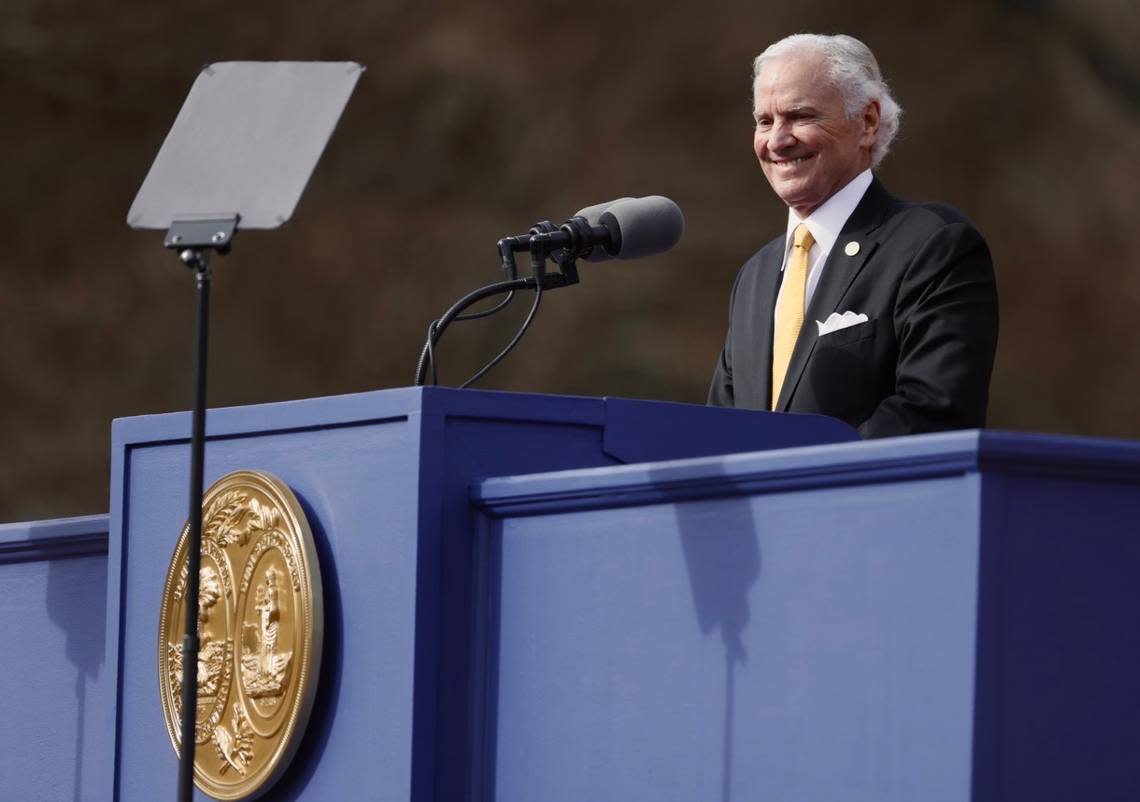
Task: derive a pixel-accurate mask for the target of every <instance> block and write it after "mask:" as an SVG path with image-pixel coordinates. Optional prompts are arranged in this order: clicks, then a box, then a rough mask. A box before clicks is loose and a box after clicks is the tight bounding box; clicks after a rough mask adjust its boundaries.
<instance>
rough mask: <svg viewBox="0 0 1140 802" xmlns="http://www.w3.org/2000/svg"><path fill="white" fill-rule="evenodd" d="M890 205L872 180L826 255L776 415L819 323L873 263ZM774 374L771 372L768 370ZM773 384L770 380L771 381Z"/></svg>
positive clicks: (799, 373)
mask: <svg viewBox="0 0 1140 802" xmlns="http://www.w3.org/2000/svg"><path fill="white" fill-rule="evenodd" d="M890 202H891V196H890V195H888V194H887V191H886V189H884V188H883V185H882V184H881V183H879V179H878V178H874V179H872V180H871V186H869V187H868V188H867V191H866V193H864V195H863V198H862V200H860V201H859V205H858V206H856V207H855V211H853V212H852V213H851V216H850V217H849V218H847V222H846V223H844V225H843V231H842V232H841V233H840V234H839V239H837V240H836V241H835V245H834V246H833V247H832V249H831V253H829V254H828V255H827V262H826V264H825V265H824V269H823V275H822V276H820V279H819V284H818V285H817V286H816V288H815V292H814V293H813V294H812V298H811V303H810V304H808V308H807V311H806V313H805V314H804V325H803V328H802V329H800V336H799V338H798V339H797V340H796V347H795V348H794V349H792V358H791V361H790V362H789V363H788V375H787V377H786V378H785V379H784V386H783V388H782V389H781V391H780V399H779V403H778V404H777V405H776V411H777V412H786V411H787V410H788V407H789V406H790V404H791V400H792V396H793V395H794V394H795V391H796V387H797V386H798V385H799V383H800V379H801V378H802V377H803V373H804V368H806V367H807V363H808V361H809V360H810V359H811V355H812V353H813V352H814V351H815V344H816V341H817V340H818V339H819V328H818V327H817V326H816V323H815V322H816V321H817V320H826V319H827V316H828V315H830V314H831V313H832V312H838V311H839V305H840V304H841V303H842V302H843V296H845V295H846V294H847V290H848V288H849V287H850V286H851V283H852V282H853V281H855V277H856V276H858V275H859V273H860V271H862V270H863V267H864V266H865V265H866V264H867V262H868V260H870V258H871V255H872V254H873V253H874V252H875V249H876V248H877V247H878V244H879V243H878V242H877V241H876V240H875V239H874V238H873V236H872V233H873V232H874V230H875V229H876V228H878V227H879V224H880V223H881V222H882V219H883V214H884V213H885V211H886V209H887V207H888V206H889V204H890ZM851 242H854V243H856V244H857V245H858V246H859V248H858V251H857V252H856V253H855V254H854V255H851V254H848V253H847V246H848V243H851ZM769 353H771V336H770V335H769ZM769 373H771V371H769ZM768 381H769V383H771V377H770V376H769V379H768Z"/></svg>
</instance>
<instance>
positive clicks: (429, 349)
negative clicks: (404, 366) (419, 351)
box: [421, 320, 439, 385]
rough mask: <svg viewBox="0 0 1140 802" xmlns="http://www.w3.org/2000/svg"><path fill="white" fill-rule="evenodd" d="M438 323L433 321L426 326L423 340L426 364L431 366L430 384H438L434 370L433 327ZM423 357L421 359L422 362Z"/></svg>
mask: <svg viewBox="0 0 1140 802" xmlns="http://www.w3.org/2000/svg"><path fill="white" fill-rule="evenodd" d="M438 323H439V321H438V320H433V321H432V322H431V323H430V324H428V332H427V339H426V340H424V355H426V357H427V362H428V364H429V365H431V383H432V384H433V385H434V384H439V377H438V376H437V375H436V370H435V337H436V335H435V327H436V325H437V324H438ZM422 359H423V357H421V361H422Z"/></svg>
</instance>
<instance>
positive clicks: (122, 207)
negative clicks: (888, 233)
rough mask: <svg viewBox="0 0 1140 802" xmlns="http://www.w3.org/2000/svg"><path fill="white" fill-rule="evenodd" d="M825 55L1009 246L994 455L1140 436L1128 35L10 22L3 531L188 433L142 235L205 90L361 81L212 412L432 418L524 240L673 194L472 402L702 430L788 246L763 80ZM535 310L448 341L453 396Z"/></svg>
mask: <svg viewBox="0 0 1140 802" xmlns="http://www.w3.org/2000/svg"><path fill="white" fill-rule="evenodd" d="M793 7H794V10H793ZM804 30H814V31H821V32H836V31H842V32H847V33H851V34H853V35H856V36H858V37H860V38H862V39H864V40H865V41H866V42H867V43H868V44H869V45H870V46H871V47H872V49H873V50H874V51H875V53H876V54H877V55H878V57H879V60H880V63H881V65H882V67H883V70H884V72H885V74H886V75H887V77H888V79H889V80H890V81H891V83H892V84H893V86H894V88H895V90H896V94H897V96H898V98H899V100H900V102H901V103H902V105H903V108H904V110H905V116H904V121H903V129H902V134H901V135H900V138H899V140H898V141H897V144H896V146H895V148H894V151H893V153H892V155H891V156H890V157H888V159H887V161H886V162H885V163H884V165H883V168H882V169H881V170H880V175H881V176H882V177H883V179H884V180H885V182H886V184H887V186H888V187H889V188H890V189H891V190H892V191H893V192H894V193H895V194H898V195H901V196H903V197H907V198H910V199H913V200H942V201H946V202H949V203H952V204H954V205H957V206H959V207H960V208H962V209H963V210H964V211H966V213H967V214H968V215H970V216H971V217H972V218H973V219H974V220H975V221H976V222H977V224H978V225H979V227H980V228H981V229H982V231H983V232H984V233H985V234H986V236H987V237H988V239H989V242H990V246H991V248H992V250H993V252H994V256H995V263H996V266H997V270H998V280H999V284H1000V291H1001V311H1002V333H1001V341H1000V345H999V350H998V364H997V369H996V375H995V379H994V386H993V391H992V395H991V405H990V409H991V425H992V426H994V427H996V428H1006V429H1019V430H1037V431H1048V432H1064V433H1077V434H1090V435H1108V436H1117V437H1131V438H1138V437H1140V376H1138V372H1137V368H1138V366H1140V335H1138V333H1137V332H1138V329H1140V270H1138V269H1137V268H1138V267H1140V257H1138V256H1137V249H1136V247H1135V246H1134V245H1133V244H1132V243H1130V242H1129V239H1130V233H1131V229H1132V226H1133V225H1134V223H1135V221H1136V219H1137V215H1138V213H1140V47H1138V46H1137V43H1138V42H1140V5H1138V4H1137V3H1136V2H1135V0H1086V1H1085V2H1077V0H1055V1H1054V2H1045V1H1044V0H1039V1H1037V2H1034V1H1032V0H1021V1H1020V2H1012V0H1005V2H999V0H977V1H976V2H956V3H940V4H937V5H935V4H929V5H928V4H924V3H913V2H899V0H880V1H879V2H874V3H872V2H867V1H866V0H854V1H852V0H804V2H800V3H797V4H783V3H780V4H777V3H757V2H754V0H753V1H752V2H742V1H741V0H733V1H732V2H720V3H712V2H703V3H696V2H686V3H667V2H665V3H663V2H660V1H658V2H648V1H647V0H628V1H627V2H624V3H597V2H578V3H565V2H561V3H554V2H533V1H532V2H518V0H508V1H505V2H498V3H494V4H487V5H481V4H476V3H461V2H437V3H411V2H396V1H394V0H391V1H387V2H386V1H385V0H371V1H370V2H364V1H363V0H336V1H335V2H329V1H328V0H307V1H305V2H298V1H297V0H279V1H278V2H276V3H265V2H246V3H233V2H222V0H197V2H187V3H182V4H180V5H178V6H173V5H171V6H169V7H168V6H166V5H164V4H160V3H154V2H143V1H142V0H120V2H119V3H118V4H117V5H116V6H114V7H112V6H110V5H109V4H101V3H81V2H78V0H54V1H53V0H6V2H5V4H4V13H3V18H2V20H0V59H2V69H0V99H2V102H3V115H4V123H3V125H2V126H0V145H2V148H0V152H2V153H3V154H4V156H3V158H4V162H3V175H2V176H0V186H2V187H3V189H2V191H0V198H2V207H0V399H2V401H0V404H2V406H0V442H2V443H3V456H2V458H0V521H11V520H21V519H32V518H45V517H57V516H64V515H72V514H79V513H86V512H100V511H104V510H106V509H107V482H108V469H109V466H108V450H109V449H108V445H109V440H110V428H109V427H110V421H111V419H112V418H114V417H121V416H127V415H138V414H143V413H151V412H163V411H169V410H178V409H185V408H187V407H188V406H189V403H190V377H189V372H190V357H191V321H192V313H193V289H192V275H191V274H190V272H189V271H188V270H186V269H185V268H183V267H182V266H181V265H180V264H179V263H178V262H177V260H176V259H175V257H174V256H173V255H172V254H171V253H168V252H166V251H164V250H163V248H162V247H161V233H160V232H136V231H132V230H130V229H129V228H127V226H126V223H125V216H126V211H127V208H128V206H129V205H130V202H131V200H132V198H133V197H134V193H135V191H136V190H137V188H138V186H139V184H140V182H141V181H142V179H143V177H144V176H145V174H146V170H147V168H148V167H149V165H150V162H151V160H152V159H153V158H154V155H155V154H156V152H157V150H158V147H159V145H160V144H161V142H162V139H163V137H164V135H165V133H166V131H167V129H168V127H169V126H170V124H171V123H172V122H173V120H174V117H175V115H176V113H177V111H178V109H179V107H180V106H181V104H182V100H183V98H184V97H185V95H186V92H187V91H188V90H189V88H190V86H191V84H192V83H193V81H194V79H195V77H196V75H197V72H198V70H199V68H200V67H201V66H202V65H203V64H205V63H208V62H211V61H222V60H230V59H327V60H341V59H344V60H355V61H359V62H362V63H364V64H365V65H367V67H368V71H367V72H366V73H365V75H364V77H363V78H362V79H361V81H360V83H359V85H358V87H357V90H356V93H355V95H354V96H353V98H352V100H351V101H350V103H349V106H348V109H347V111H346V113H345V116H344V118H343V119H342V121H341V125H340V127H339V129H338V130H337V132H336V133H335V135H334V136H333V139H332V141H331V143H330V145H329V148H328V150H327V151H326V153H325V156H324V158H323V159H322V161H321V163H320V164H319V165H318V167H317V170H316V173H315V175H314V178H313V181H312V183H311V184H310V186H309V189H308V191H307V193H306V195H305V196H304V198H303V199H302V201H301V204H300V206H299V207H298V210H297V213H296V215H295V217H294V220H293V221H292V222H290V223H289V224H288V225H287V226H286V227H285V228H283V229H281V230H279V231H276V232H271V233H259V232H248V233H243V234H241V235H240V236H239V238H238V239H237V240H236V243H235V250H234V253H233V254H232V255H230V256H228V257H226V258H225V259H219V260H216V261H215V282H214V298H213V315H212V338H213V339H212V351H211V365H210V368H211V372H210V401H211V404H212V405H213V406H226V405H235V404H249V403H256V402H265V401H279V400H283V399H290V398H297V397H307V396H319V395H332V394H338V393H347V392H354V391H361V390H369V389H375V388H385V387H397V386H403V385H408V384H411V382H412V377H413V369H414V365H415V361H416V357H417V356H418V354H419V349H420V345H421V343H422V340H423V336H424V332H425V329H426V326H427V323H428V321H429V320H431V319H432V318H433V317H435V316H437V315H438V314H440V313H441V312H442V311H443V310H444V309H445V308H446V307H447V306H448V305H449V304H450V303H451V302H452V301H453V300H455V299H456V298H457V297H458V296H459V295H460V294H462V293H463V292H465V291H467V290H468V289H471V288H473V287H475V286H477V285H480V284H483V283H487V282H489V281H493V280H496V279H497V277H498V265H497V260H496V255H495V250H494V243H495V241H496V239H497V238H498V237H500V236H502V235H505V234H508V233H516V232H520V231H525V230H526V229H527V228H528V227H529V226H530V225H531V224H532V223H534V222H535V221H536V220H540V219H544V218H552V219H555V220H556V221H560V220H562V219H564V218H565V217H566V216H568V215H569V214H571V213H573V211H574V210H576V209H578V208H580V207H582V206H585V205H588V204H590V203H594V202H598V201H602V200H606V199H608V198H613V197H617V196H621V195H647V194H663V195H668V196H670V197H672V198H673V199H674V200H676V201H677V202H678V204H679V205H680V206H681V208H682V209H683V210H684V211H685V215H686V220H687V230H686V234H685V238H684V240H683V241H682V243H681V245H680V246H679V247H677V248H676V249H675V250H674V251H673V252H671V253H670V254H668V255H666V256H662V257H656V258H653V259H647V260H644V261H640V262H628V263H612V264H603V265H589V266H585V265H584V266H583V270H582V284H581V285H579V286H578V287H575V288H572V289H566V290H562V291H559V292H558V293H555V294H552V295H550V296H549V297H547V298H546V299H545V301H544V304H543V309H542V311H541V312H540V314H539V317H538V320H537V323H536V324H535V327H534V328H533V329H532V331H531V333H530V334H529V335H528V336H527V338H526V339H525V340H524V341H523V344H522V345H521V346H520V348H519V349H518V350H517V351H516V353H515V354H513V355H512V357H511V358H509V359H508V361H507V362H506V363H504V364H503V365H502V366H500V367H499V368H497V369H496V370H495V371H493V372H492V373H491V374H490V375H489V376H488V378H487V379H486V380H484V382H482V383H481V385H480V386H482V387H486V388H492V389H509V390H525V391H536V392H544V393H573V394H584V395H623V396H633V397H643V398H661V399H669V400H676V401H689V402H696V403H700V402H703V400H704V395H705V390H706V387H707V382H708V378H709V376H710V373H711V370H712V366H713V362H714V360H715V358H716V355H717V351H718V349H719V347H720V343H721V340H722V337H723V334H724V325H725V320H726V309H727V299H728V291H729V288H730V286H731V282H732V279H733V277H734V275H735V273H736V270H737V268H738V267H739V265H740V264H741V263H742V262H743V261H744V260H745V259H746V258H747V257H748V256H749V255H750V254H751V253H752V252H753V251H754V250H755V249H756V248H758V247H759V246H760V245H762V244H763V243H764V242H766V241H767V240H768V239H770V238H771V237H772V236H774V235H775V234H777V233H779V232H780V231H781V230H782V228H783V224H784V223H783V221H784V217H783V211H782V209H781V207H780V205H779V203H778V201H776V200H775V199H774V197H773V196H772V195H771V193H770V191H769V189H768V187H767V184H766V182H765V181H764V178H763V175H762V174H761V172H760V170H759V168H758V167H757V166H756V165H755V163H754V157H753V155H752V152H751V120H750V115H749V112H750V108H749V89H750V87H749V70H750V62H751V58H752V57H753V56H754V55H756V54H757V53H758V52H759V51H760V50H761V49H763V47H764V46H765V45H766V44H768V43H769V42H771V41H773V40H775V39H777V38H779V37H782V36H784V35H786V34H788V33H794V32H796V31H804ZM527 306H528V304H527V303H525V302H523V303H518V304H516V307H515V308H514V309H513V310H512V314H509V315H504V316H503V317H504V319H503V320H501V321H497V322H493V323H484V322H473V323H465V324H460V325H458V326H457V327H456V328H454V329H453V330H452V331H450V332H449V334H448V337H447V338H446V339H445V340H444V342H443V344H442V346H441V363H442V374H441V380H442V382H443V383H445V384H453V385H454V384H458V383H459V382H461V381H462V380H463V379H465V378H466V377H467V376H468V375H469V374H470V373H471V372H473V371H474V370H475V369H476V368H478V367H479V366H480V365H482V364H483V362H484V361H485V359H486V358H489V357H490V356H491V355H492V354H493V353H495V352H496V351H497V350H498V349H499V348H500V347H501V345H502V344H503V343H505V342H506V340H507V339H509V337H510V335H511V333H512V332H513V330H514V327H515V326H516V325H517V323H518V321H519V320H520V317H521V314H522V313H523V312H524V311H525V308H526V307H527Z"/></svg>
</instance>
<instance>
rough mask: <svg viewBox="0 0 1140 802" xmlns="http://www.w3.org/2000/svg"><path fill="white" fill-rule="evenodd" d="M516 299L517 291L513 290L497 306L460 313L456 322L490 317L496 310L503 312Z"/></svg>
mask: <svg viewBox="0 0 1140 802" xmlns="http://www.w3.org/2000/svg"><path fill="white" fill-rule="evenodd" d="M514 299H515V291H514V290H511V291H510V292H508V293H507V297H506V298H504V299H503V300H501V301H499V303H497V304H496V305H495V306H493V307H491V308H490V309H485V310H483V311H482V312H472V313H471V314H469V315H460V316H459V317H457V318H455V322H456V323H458V322H459V321H460V320H478V319H479V318H483V317H490V316H491V315H493V314H495V313H496V312H501V311H503V310H504V309H506V308H507V307H508V306H510V304H511V301H513V300H514Z"/></svg>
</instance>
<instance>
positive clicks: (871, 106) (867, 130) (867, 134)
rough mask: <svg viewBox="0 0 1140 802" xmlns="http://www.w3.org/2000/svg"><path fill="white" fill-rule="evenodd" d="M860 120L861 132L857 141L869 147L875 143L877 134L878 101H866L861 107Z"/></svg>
mask: <svg viewBox="0 0 1140 802" xmlns="http://www.w3.org/2000/svg"><path fill="white" fill-rule="evenodd" d="M861 122H862V125H863V132H862V136H860V138H859V143H860V144H861V145H863V146H864V147H867V148H870V147H872V146H873V145H874V144H875V138H876V137H877V136H878V135H879V101H877V100H869V101H867V105H866V106H865V107H864V108H863V116H862V118H861Z"/></svg>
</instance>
